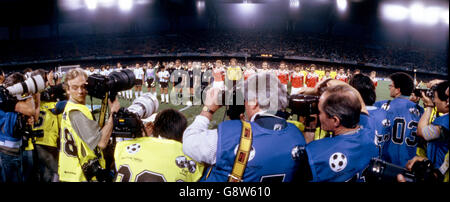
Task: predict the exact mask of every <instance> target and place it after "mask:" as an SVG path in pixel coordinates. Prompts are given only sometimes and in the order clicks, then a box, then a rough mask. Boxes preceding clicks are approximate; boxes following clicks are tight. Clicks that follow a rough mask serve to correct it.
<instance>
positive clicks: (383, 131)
mask: <svg viewBox="0 0 450 202" xmlns="http://www.w3.org/2000/svg"><path fill="white" fill-rule="evenodd" d="M349 84H350V85H351V86H352V87H353V88H355V89H356V90H357V91H358V92H359V94H360V95H361V97H362V99H363V100H364V104H365V105H366V109H367V111H368V112H369V119H368V121H369V122H368V123H363V125H365V124H370V128H372V129H373V130H375V132H374V133H370V137H371V138H372V139H373V140H374V142H375V144H376V146H377V147H378V148H379V156H381V151H382V150H381V148H382V147H383V141H384V137H385V135H387V134H388V133H389V131H388V127H386V126H385V125H384V124H383V120H385V119H386V111H385V110H383V109H380V108H378V107H375V106H373V104H374V103H375V100H376V98H377V95H376V92H375V88H376V87H375V85H374V83H373V80H372V79H371V78H370V77H368V76H366V75H364V74H355V75H354V76H353V78H352V79H351V80H350V81H349Z"/></svg>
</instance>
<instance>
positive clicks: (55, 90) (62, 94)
mask: <svg viewBox="0 0 450 202" xmlns="http://www.w3.org/2000/svg"><path fill="white" fill-rule="evenodd" d="M66 99H67V95H66V91H65V90H64V87H63V84H58V85H54V86H51V87H50V88H47V89H46V90H45V91H43V92H42V93H41V101H46V102H57V101H61V100H66Z"/></svg>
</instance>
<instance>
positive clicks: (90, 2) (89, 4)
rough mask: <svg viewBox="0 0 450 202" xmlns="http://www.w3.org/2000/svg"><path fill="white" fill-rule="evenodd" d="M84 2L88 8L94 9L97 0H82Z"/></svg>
mask: <svg viewBox="0 0 450 202" xmlns="http://www.w3.org/2000/svg"><path fill="white" fill-rule="evenodd" d="M84 3H85V4H86V7H87V8H88V9H89V10H95V9H96V8H97V0H84Z"/></svg>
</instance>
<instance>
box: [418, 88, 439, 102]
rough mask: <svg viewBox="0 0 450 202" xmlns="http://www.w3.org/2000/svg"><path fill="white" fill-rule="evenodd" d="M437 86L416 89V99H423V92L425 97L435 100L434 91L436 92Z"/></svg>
mask: <svg viewBox="0 0 450 202" xmlns="http://www.w3.org/2000/svg"><path fill="white" fill-rule="evenodd" d="M436 87H437V85H434V86H432V87H431V88H416V89H414V95H415V96H416V97H420V98H421V97H422V92H425V95H426V96H427V97H429V98H430V99H432V100H433V97H434V91H435V90H436Z"/></svg>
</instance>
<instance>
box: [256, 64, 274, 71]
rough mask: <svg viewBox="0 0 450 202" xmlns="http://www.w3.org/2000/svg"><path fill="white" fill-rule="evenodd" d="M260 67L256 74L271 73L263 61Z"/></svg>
mask: <svg viewBox="0 0 450 202" xmlns="http://www.w3.org/2000/svg"><path fill="white" fill-rule="evenodd" d="M261 66H262V69H259V70H258V72H265V73H272V70H271V69H270V66H269V63H268V62H266V61H264V62H263V63H262V65H261Z"/></svg>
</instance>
